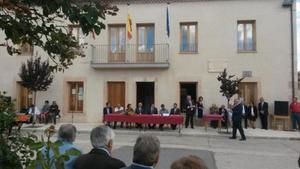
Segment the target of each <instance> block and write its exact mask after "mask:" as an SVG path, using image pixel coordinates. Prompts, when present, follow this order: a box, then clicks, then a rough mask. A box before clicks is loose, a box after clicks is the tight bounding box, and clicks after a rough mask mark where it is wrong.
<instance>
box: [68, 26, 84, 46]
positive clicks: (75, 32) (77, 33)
mask: <svg viewBox="0 0 300 169" xmlns="http://www.w3.org/2000/svg"><path fill="white" fill-rule="evenodd" d="M69 30H70V32H71V34H72V36H73V37H75V39H76V40H78V42H79V45H82V44H84V34H83V32H82V30H81V28H80V27H79V25H70V26H69Z"/></svg>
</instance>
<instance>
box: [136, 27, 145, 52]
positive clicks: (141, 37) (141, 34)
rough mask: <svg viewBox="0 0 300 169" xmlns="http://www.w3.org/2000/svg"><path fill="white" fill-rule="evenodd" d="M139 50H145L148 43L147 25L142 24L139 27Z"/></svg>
mask: <svg viewBox="0 0 300 169" xmlns="http://www.w3.org/2000/svg"><path fill="white" fill-rule="evenodd" d="M138 38H139V39H138V51H139V52H144V51H145V49H146V44H145V27H144V26H140V27H138Z"/></svg>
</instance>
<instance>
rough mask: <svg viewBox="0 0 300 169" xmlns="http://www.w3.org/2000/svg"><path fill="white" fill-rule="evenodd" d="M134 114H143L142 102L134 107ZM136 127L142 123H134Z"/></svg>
mask: <svg viewBox="0 0 300 169" xmlns="http://www.w3.org/2000/svg"><path fill="white" fill-rule="evenodd" d="M135 114H138V115H141V114H145V111H144V109H143V103H141V102H139V103H138V106H137V108H136V109H135ZM136 128H143V126H142V124H139V123H136Z"/></svg>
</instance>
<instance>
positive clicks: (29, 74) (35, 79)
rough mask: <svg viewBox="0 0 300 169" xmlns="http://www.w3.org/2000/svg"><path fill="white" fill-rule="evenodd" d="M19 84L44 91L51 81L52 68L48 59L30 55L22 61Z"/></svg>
mask: <svg viewBox="0 0 300 169" xmlns="http://www.w3.org/2000/svg"><path fill="white" fill-rule="evenodd" d="M19 76H20V78H21V80H22V81H21V85H22V86H24V87H25V88H27V89H28V90H30V91H33V92H36V91H46V90H47V89H48V87H49V85H50V84H51V83H52V81H53V74H52V69H51V67H50V65H49V62H48V61H41V57H36V58H33V57H31V58H30V59H29V60H27V63H23V64H22V66H21V70H20V73H19Z"/></svg>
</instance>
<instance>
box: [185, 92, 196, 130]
mask: <svg viewBox="0 0 300 169" xmlns="http://www.w3.org/2000/svg"><path fill="white" fill-rule="evenodd" d="M195 108H196V107H195V103H194V102H193V100H192V97H191V96H190V95H187V97H186V101H185V111H186V116H185V128H188V126H189V124H190V123H191V128H192V129H194V114H195Z"/></svg>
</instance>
